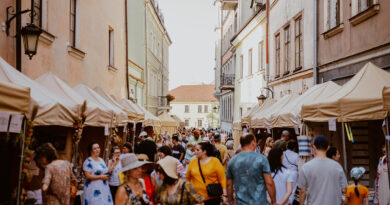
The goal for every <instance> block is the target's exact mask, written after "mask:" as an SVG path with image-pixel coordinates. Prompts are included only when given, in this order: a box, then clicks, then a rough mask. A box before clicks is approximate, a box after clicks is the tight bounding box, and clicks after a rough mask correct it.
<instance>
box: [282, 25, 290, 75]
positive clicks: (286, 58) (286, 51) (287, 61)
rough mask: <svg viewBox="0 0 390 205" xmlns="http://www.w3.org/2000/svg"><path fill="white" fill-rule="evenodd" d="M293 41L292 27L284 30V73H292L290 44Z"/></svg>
mask: <svg viewBox="0 0 390 205" xmlns="http://www.w3.org/2000/svg"><path fill="white" fill-rule="evenodd" d="M290 41H291V30H290V25H288V26H286V27H285V28H284V73H283V74H288V73H289V72H290V56H291V54H290V45H291V43H290Z"/></svg>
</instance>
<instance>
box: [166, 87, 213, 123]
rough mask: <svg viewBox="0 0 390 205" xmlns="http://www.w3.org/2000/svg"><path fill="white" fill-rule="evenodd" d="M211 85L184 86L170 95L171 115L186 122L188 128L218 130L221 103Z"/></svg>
mask: <svg viewBox="0 0 390 205" xmlns="http://www.w3.org/2000/svg"><path fill="white" fill-rule="evenodd" d="M214 88H215V86H214V85H213V84H211V85H182V86H180V87H177V88H175V89H173V90H171V91H169V94H170V95H172V96H173V97H174V98H175V99H174V100H173V101H171V102H170V106H171V110H170V114H171V115H176V116H177V117H179V118H180V119H181V120H183V121H184V123H185V127H186V128H217V127H218V125H219V103H218V100H217V99H216V98H215V97H214Z"/></svg>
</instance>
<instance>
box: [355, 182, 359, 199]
mask: <svg viewBox="0 0 390 205" xmlns="http://www.w3.org/2000/svg"><path fill="white" fill-rule="evenodd" d="M354 181H355V194H356V196H357V197H359V195H360V194H359V190H358V187H357V186H358V181H359V180H356V179H355V180H354Z"/></svg>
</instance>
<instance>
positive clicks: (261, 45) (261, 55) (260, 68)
mask: <svg viewBox="0 0 390 205" xmlns="http://www.w3.org/2000/svg"><path fill="white" fill-rule="evenodd" d="M263 46H264V42H263V41H260V42H259V45H258V47H259V48H258V49H259V50H258V52H259V53H258V55H259V56H258V58H259V59H258V64H259V65H258V66H259V68H258V69H259V71H262V70H263V69H264V67H263V61H264V60H263V49H264V47H263Z"/></svg>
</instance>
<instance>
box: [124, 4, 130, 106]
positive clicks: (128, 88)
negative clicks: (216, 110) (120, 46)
mask: <svg viewBox="0 0 390 205" xmlns="http://www.w3.org/2000/svg"><path fill="white" fill-rule="evenodd" d="M127 26H128V25H127V0H125V33H126V88H127V89H126V91H127V95H126V96H127V99H130V85H129V39H128V38H129V35H128V30H127V29H128V28H127Z"/></svg>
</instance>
